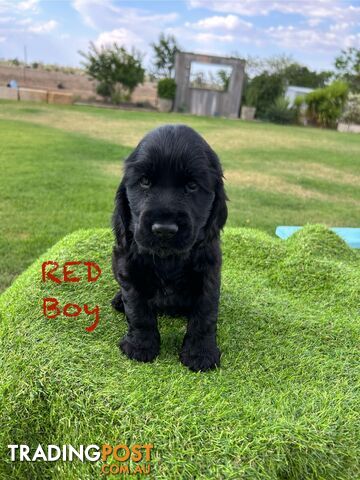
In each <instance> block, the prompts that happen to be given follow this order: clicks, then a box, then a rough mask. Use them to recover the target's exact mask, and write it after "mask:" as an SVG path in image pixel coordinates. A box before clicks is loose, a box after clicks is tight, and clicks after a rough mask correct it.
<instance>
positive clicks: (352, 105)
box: [341, 94, 360, 125]
mask: <svg viewBox="0 0 360 480" xmlns="http://www.w3.org/2000/svg"><path fill="white" fill-rule="evenodd" d="M341 120H342V121H343V122H345V123H357V124H358V125H360V94H356V95H351V94H350V95H349V98H348V103H347V105H346V108H345V112H344V114H343V116H342V117H341Z"/></svg>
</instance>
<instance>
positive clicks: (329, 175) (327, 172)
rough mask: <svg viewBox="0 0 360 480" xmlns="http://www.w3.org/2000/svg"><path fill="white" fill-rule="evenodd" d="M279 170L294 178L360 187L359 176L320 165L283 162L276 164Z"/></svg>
mask: <svg viewBox="0 0 360 480" xmlns="http://www.w3.org/2000/svg"><path fill="white" fill-rule="evenodd" d="M277 166H279V170H280V169H281V172H282V173H288V174H292V175H294V176H301V177H302V178H317V179H320V180H327V181H329V182H334V183H342V184H344V185H354V186H359V185H360V175H354V174H352V173H346V172H344V171H342V170H338V169H336V168H332V167H327V166H326V165H322V164H321V163H306V162H304V163H300V162H298V163H296V164H289V163H285V162H279V163H277Z"/></svg>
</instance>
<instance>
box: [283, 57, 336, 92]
mask: <svg viewBox="0 0 360 480" xmlns="http://www.w3.org/2000/svg"><path fill="white" fill-rule="evenodd" d="M279 74H280V75H281V76H282V77H283V79H284V80H285V82H286V83H287V84H288V85H296V86H298V87H308V88H320V87H325V85H326V82H327V81H328V80H329V79H330V77H331V76H332V72H328V71H324V72H319V73H318V72H315V71H313V70H309V69H308V68H307V67H305V66H304V65H300V64H299V63H296V62H293V63H291V64H290V65H287V66H285V68H283V69H282V70H280V71H279Z"/></svg>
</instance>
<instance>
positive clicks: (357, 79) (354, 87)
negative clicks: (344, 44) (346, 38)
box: [335, 47, 360, 93]
mask: <svg viewBox="0 0 360 480" xmlns="http://www.w3.org/2000/svg"><path fill="white" fill-rule="evenodd" d="M335 68H336V70H337V73H336V78H338V79H340V80H343V81H344V82H346V83H347V84H348V85H349V88H350V91H351V92H353V93H360V49H359V48H355V47H349V48H348V49H346V50H341V54H340V55H339V56H338V57H336V58H335Z"/></svg>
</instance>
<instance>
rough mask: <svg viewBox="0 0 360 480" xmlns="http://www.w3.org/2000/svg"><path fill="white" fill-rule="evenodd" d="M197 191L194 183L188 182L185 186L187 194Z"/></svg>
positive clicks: (196, 185)
mask: <svg viewBox="0 0 360 480" xmlns="http://www.w3.org/2000/svg"><path fill="white" fill-rule="evenodd" d="M197 189H198V184H197V183H196V182H193V181H190V182H188V183H187V184H186V190H187V191H188V192H195V191H196V190H197Z"/></svg>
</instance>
